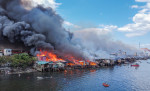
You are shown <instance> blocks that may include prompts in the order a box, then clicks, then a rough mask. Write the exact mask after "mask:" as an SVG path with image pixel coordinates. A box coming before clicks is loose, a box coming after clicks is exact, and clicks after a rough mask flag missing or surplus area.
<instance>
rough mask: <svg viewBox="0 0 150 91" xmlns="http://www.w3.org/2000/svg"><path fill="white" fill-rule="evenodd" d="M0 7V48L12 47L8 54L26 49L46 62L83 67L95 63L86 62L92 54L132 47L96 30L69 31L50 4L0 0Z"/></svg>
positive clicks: (26, 0) (25, 0) (30, 0)
mask: <svg viewBox="0 0 150 91" xmlns="http://www.w3.org/2000/svg"><path fill="white" fill-rule="evenodd" d="M0 6H1V7H0V44H3V46H1V45H0V48H1V50H4V49H12V54H15V53H22V52H29V51H30V54H32V55H33V56H37V57H38V61H42V62H43V61H44V62H46V64H47V62H48V63H49V62H53V63H58V65H57V66H60V63H63V62H67V63H66V65H68V66H75V65H78V66H82V67H83V66H86V65H91V66H96V65H97V63H95V62H91V61H89V60H92V57H93V54H95V53H96V54H98V55H100V53H105V54H109V53H110V52H114V51H115V50H118V48H119V49H125V50H128V51H130V50H131V49H132V50H133V49H134V48H130V46H128V45H125V44H123V43H121V42H117V41H112V40H111V38H109V37H108V36H107V35H97V34H100V33H97V32H101V31H99V30H96V31H88V30H85V31H77V32H74V33H71V32H69V31H67V30H66V29H65V28H64V26H63V24H64V20H63V19H62V17H61V16H60V15H58V14H57V13H56V11H55V10H54V9H53V8H51V6H45V5H44V4H39V3H36V0H0ZM83 35H84V36H83ZM86 36H88V37H86ZM93 36H94V37H93ZM78 40H79V41H78ZM104 40H105V41H104ZM98 41H99V42H98ZM5 42H6V43H5ZM88 44H90V45H88ZM109 44H111V45H109ZM106 45H107V46H106ZM117 46H118V47H117ZM106 47H107V48H106ZM26 48H27V49H26ZM42 65H43V64H42ZM62 66H63V65H62Z"/></svg>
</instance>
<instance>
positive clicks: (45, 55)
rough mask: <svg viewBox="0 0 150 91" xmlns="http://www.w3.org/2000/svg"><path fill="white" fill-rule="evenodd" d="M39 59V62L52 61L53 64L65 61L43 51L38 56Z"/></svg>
mask: <svg viewBox="0 0 150 91" xmlns="http://www.w3.org/2000/svg"><path fill="white" fill-rule="evenodd" d="M37 57H38V59H39V60H41V61H47V62H50V61H53V62H56V61H64V60H63V59H61V58H58V57H57V55H56V54H54V53H52V52H48V51H41V50H40V53H38V54H37Z"/></svg>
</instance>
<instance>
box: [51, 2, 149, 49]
mask: <svg viewBox="0 0 150 91" xmlns="http://www.w3.org/2000/svg"><path fill="white" fill-rule="evenodd" d="M49 1H51V3H52V4H53V7H54V8H55V10H56V12H57V13H58V14H59V15H60V16H61V17H63V19H64V26H65V27H66V28H67V29H68V30H69V31H71V32H75V31H82V30H85V29H90V30H91V31H92V30H94V29H95V30H103V31H107V32H108V33H109V34H111V36H113V39H114V40H120V41H122V42H124V43H126V44H130V45H134V46H136V47H138V46H139V43H140V44H141V47H148V48H150V47H149V46H150V41H149V37H150V36H149V35H150V0H49ZM102 33H103V32H102Z"/></svg>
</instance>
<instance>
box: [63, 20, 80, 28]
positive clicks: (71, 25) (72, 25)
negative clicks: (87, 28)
mask: <svg viewBox="0 0 150 91" xmlns="http://www.w3.org/2000/svg"><path fill="white" fill-rule="evenodd" d="M64 26H66V27H72V28H80V26H78V25H75V24H73V23H71V22H69V21H64Z"/></svg>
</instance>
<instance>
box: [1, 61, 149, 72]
mask: <svg viewBox="0 0 150 91" xmlns="http://www.w3.org/2000/svg"><path fill="white" fill-rule="evenodd" d="M141 61H146V60H135V61H132V62H129V61H125V62H122V63H119V64H118V63H115V64H114V65H107V64H106V65H105V66H100V64H98V65H96V66H89V65H87V66H74V67H65V68H63V69H57V70H54V69H53V70H51V71H44V72H63V71H64V72H67V71H68V70H74V69H99V68H109V67H114V66H119V65H120V66H121V65H128V64H129V65H131V64H132V63H135V62H140V63H141ZM33 72H40V71H38V70H36V69H35V68H33V67H27V68H24V69H23V68H12V67H3V68H0V75H1V74H6V75H13V74H24V73H33Z"/></svg>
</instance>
